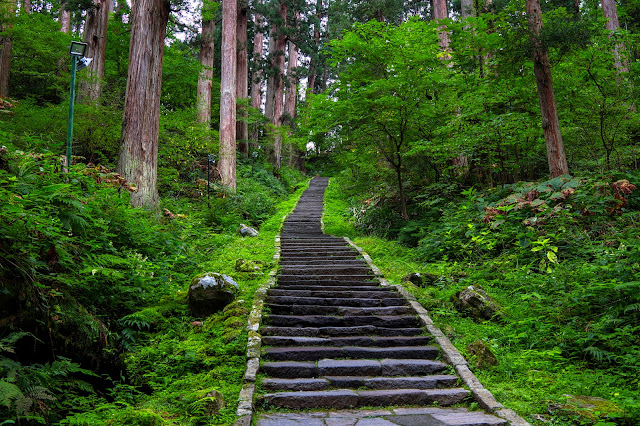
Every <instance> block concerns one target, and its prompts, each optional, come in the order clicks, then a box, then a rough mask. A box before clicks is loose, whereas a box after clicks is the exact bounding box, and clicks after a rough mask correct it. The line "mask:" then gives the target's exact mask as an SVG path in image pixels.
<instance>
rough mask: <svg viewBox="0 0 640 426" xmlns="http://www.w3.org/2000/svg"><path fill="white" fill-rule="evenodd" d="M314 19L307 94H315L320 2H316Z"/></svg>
mask: <svg viewBox="0 0 640 426" xmlns="http://www.w3.org/2000/svg"><path fill="white" fill-rule="evenodd" d="M316 18H317V20H318V22H317V23H315V24H314V25H313V41H314V44H315V50H314V52H313V54H312V55H311V61H310V62H309V78H308V79H307V93H316V91H315V88H316V73H317V70H316V69H317V65H316V63H317V62H318V59H319V58H320V57H319V52H320V26H321V25H322V0H317V2H316Z"/></svg>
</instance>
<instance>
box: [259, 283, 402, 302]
mask: <svg viewBox="0 0 640 426" xmlns="http://www.w3.org/2000/svg"><path fill="white" fill-rule="evenodd" d="M267 295H268V296H290V297H328V298H332V299H339V298H346V299H357V298H363V299H377V298H385V297H389V296H391V297H397V293H395V292H389V291H388V290H387V289H384V288H377V287H374V288H373V289H371V290H335V291H334V290H329V289H313V288H309V289H308V290H292V289H288V288H282V287H280V285H278V286H277V287H274V288H270V289H269V290H268V291H267Z"/></svg>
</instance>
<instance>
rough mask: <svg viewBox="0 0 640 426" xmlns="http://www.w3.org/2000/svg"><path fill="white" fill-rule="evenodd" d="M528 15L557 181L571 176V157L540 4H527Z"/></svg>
mask: <svg viewBox="0 0 640 426" xmlns="http://www.w3.org/2000/svg"><path fill="white" fill-rule="evenodd" d="M527 15H528V20H529V31H530V32H531V39H532V42H533V72H534V74H535V77H536V85H537V86H538V99H539V101H540V112H541V115H542V129H543V131H544V140H545V142H546V145H547V160H548V162H549V171H550V173H551V177H552V178H554V177H556V176H560V175H562V174H566V173H569V166H568V165H567V157H566V155H565V152H564V144H563V143H562V134H561V133H560V122H559V121H558V111H557V108H556V99H555V95H554V92H553V81H552V78H551V68H550V66H549V55H548V53H547V48H546V47H545V46H544V45H543V44H542V41H541V40H540V36H541V33H542V11H541V10H540V0H527Z"/></svg>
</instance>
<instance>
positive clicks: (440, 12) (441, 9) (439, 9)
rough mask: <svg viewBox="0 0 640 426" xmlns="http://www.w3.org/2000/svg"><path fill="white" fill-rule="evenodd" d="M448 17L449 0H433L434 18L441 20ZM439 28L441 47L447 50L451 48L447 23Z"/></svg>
mask: <svg viewBox="0 0 640 426" xmlns="http://www.w3.org/2000/svg"><path fill="white" fill-rule="evenodd" d="M448 17H449V12H448V11H447V0H433V19H434V20H436V21H439V20H441V19H447V18H448ZM439 29H440V32H439V33H438V39H440V47H442V50H445V51H446V50H448V49H449V43H451V39H450V37H449V33H448V32H447V27H446V25H442V26H440V27H439Z"/></svg>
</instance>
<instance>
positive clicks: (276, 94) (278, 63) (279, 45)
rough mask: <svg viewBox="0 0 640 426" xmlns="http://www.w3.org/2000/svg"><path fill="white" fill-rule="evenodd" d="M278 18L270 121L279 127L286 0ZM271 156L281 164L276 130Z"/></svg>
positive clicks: (277, 163)
mask: <svg viewBox="0 0 640 426" xmlns="http://www.w3.org/2000/svg"><path fill="white" fill-rule="evenodd" d="M280 20H281V26H280V28H279V30H278V31H277V33H276V46H275V49H276V51H275V57H274V58H273V68H274V69H275V70H276V75H275V76H274V82H273V118H272V120H271V123H272V124H273V125H274V126H276V127H280V126H281V125H282V114H283V112H284V75H283V71H284V62H285V57H284V50H285V48H286V46H287V36H286V34H284V31H283V30H284V28H285V27H286V25H287V3H286V0H280ZM273 156H274V164H275V166H276V168H280V167H281V165H282V159H281V157H282V134H281V133H280V132H278V131H276V133H275V139H274V141H273Z"/></svg>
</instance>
